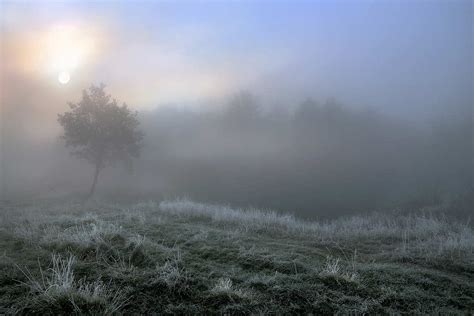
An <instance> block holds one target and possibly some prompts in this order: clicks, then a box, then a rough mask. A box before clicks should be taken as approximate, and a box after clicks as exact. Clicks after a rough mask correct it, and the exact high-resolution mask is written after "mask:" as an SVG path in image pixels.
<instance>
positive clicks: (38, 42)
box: [7, 23, 101, 84]
mask: <svg viewBox="0 0 474 316" xmlns="http://www.w3.org/2000/svg"><path fill="white" fill-rule="evenodd" d="M99 38H101V37H100V36H99V34H98V29H96V28H95V27H93V26H92V25H87V24H85V23H80V24H79V23H76V24H73V23H68V24H56V25H54V26H51V25H49V26H47V27H45V28H43V29H41V28H40V29H38V30H30V31H24V32H22V33H20V34H19V35H17V36H16V37H15V38H13V37H12V38H9V39H8V45H7V47H8V48H9V50H8V51H7V53H8V54H10V56H12V64H9V67H15V69H17V70H20V71H22V72H23V73H24V74H26V75H29V76H35V77H37V78H43V79H46V80H51V79H53V80H56V79H57V80H58V81H59V82H60V83H61V84H66V83H68V82H69V81H70V80H71V78H76V77H78V76H79V75H80V73H81V71H84V68H85V67H88V66H91V65H92V64H93V63H94V62H95V61H96V59H97V54H98V46H97V40H98V39H99Z"/></svg>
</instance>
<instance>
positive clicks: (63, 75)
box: [58, 71, 71, 84]
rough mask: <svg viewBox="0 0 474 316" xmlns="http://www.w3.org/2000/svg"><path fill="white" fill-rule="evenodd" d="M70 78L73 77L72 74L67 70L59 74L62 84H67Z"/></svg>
mask: <svg viewBox="0 0 474 316" xmlns="http://www.w3.org/2000/svg"><path fill="white" fill-rule="evenodd" d="M70 79H71V76H70V75H69V72H67V71H62V72H60V73H59V75H58V81H59V83H60V84H67V83H68V82H69V80H70Z"/></svg>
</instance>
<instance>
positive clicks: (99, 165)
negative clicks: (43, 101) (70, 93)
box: [58, 84, 143, 194]
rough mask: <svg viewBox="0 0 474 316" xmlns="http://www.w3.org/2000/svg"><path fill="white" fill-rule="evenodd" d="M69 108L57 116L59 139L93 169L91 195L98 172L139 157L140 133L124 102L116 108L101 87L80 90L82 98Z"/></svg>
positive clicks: (141, 134)
mask: <svg viewBox="0 0 474 316" xmlns="http://www.w3.org/2000/svg"><path fill="white" fill-rule="evenodd" d="M69 107H70V111H68V112H65V113H64V114H59V116H58V122H59V124H60V125H61V126H62V127H63V128H64V135H63V136H62V138H63V139H64V140H65V143H66V147H70V148H72V151H71V154H72V155H74V156H76V157H79V158H81V159H85V160H87V161H88V162H89V163H91V164H93V165H94V166H95V168H96V175H95V177H94V183H93V187H92V189H91V194H92V193H93V191H94V188H95V183H96V181H97V175H98V173H99V171H100V170H101V169H103V168H104V167H106V166H107V165H112V164H114V163H116V162H118V161H124V162H128V163H129V162H130V161H131V159H132V158H134V157H138V156H139V155H140V149H141V142H142V139H143V133H142V132H141V131H140V130H139V129H138V127H139V124H140V123H139V121H138V118H137V115H138V113H137V112H132V111H131V110H130V109H129V108H128V106H127V105H126V104H125V103H124V104H123V105H122V106H119V105H118V104H117V101H116V100H115V99H112V98H111V96H110V95H108V94H106V92H105V85H104V84H101V85H99V86H94V85H92V86H91V87H90V88H89V89H88V90H83V92H82V99H81V100H80V101H79V102H78V103H72V102H71V103H69Z"/></svg>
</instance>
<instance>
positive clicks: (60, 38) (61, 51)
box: [46, 25, 94, 84]
mask: <svg viewBox="0 0 474 316" xmlns="http://www.w3.org/2000/svg"><path fill="white" fill-rule="evenodd" d="M93 48H94V45H93V39H92V38H91V36H88V34H87V33H86V32H84V31H82V30H81V29H80V28H79V27H74V26H70V25H60V26H56V27H54V28H52V29H51V30H50V32H49V34H48V37H47V46H46V60H47V61H46V65H47V67H48V68H49V69H48V72H53V73H56V74H58V80H59V82H60V83H62V84H66V83H68V82H69V80H70V79H71V76H70V74H71V73H73V72H74V71H77V70H78V68H79V67H81V66H83V65H84V64H85V63H86V62H87V59H88V58H90V56H91V55H92V53H93Z"/></svg>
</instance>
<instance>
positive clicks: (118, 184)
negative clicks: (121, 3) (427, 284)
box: [2, 92, 473, 217]
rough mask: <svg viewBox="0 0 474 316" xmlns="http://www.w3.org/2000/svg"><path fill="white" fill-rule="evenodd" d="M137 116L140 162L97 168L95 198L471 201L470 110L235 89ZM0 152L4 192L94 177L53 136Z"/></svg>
mask: <svg viewBox="0 0 474 316" xmlns="http://www.w3.org/2000/svg"><path fill="white" fill-rule="evenodd" d="M52 119H53V120H54V119H55V118H52ZM425 119H426V118H425ZM140 121H141V128H142V130H143V132H144V134H145V137H144V147H143V152H142V155H141V157H140V159H138V160H136V161H134V163H133V166H132V165H127V166H126V168H122V167H121V166H120V165H117V167H115V168H109V169H106V170H104V174H103V177H102V178H101V179H100V180H99V183H98V187H97V192H98V193H99V195H100V194H107V195H108V196H111V197H121V198H123V197H132V198H135V199H136V198H140V199H144V198H154V199H159V198H162V197H165V198H173V197H177V196H187V197H189V198H192V199H195V200H200V201H205V202H219V203H229V204H232V205H235V206H255V207H259V208H272V209H277V210H279V209H280V210H285V211H287V212H295V213H297V214H298V215H300V216H305V217H319V216H334V215H340V214H349V213H354V212H361V211H371V210H379V209H390V208H395V207H403V208H405V209H414V208H419V207H422V206H427V205H433V204H440V203H444V202H446V201H451V204H452V205H456V208H457V210H461V211H463V210H464V212H465V210H467V209H469V208H470V207H472V204H473V202H472V196H473V194H472V192H473V189H472V188H473V186H472V179H473V159H472V157H473V156H472V147H473V144H472V116H471V114H469V115H464V116H458V117H457V118H454V116H451V117H449V118H448V117H446V118H442V119H438V120H433V121H432V122H431V123H430V124H426V122H424V123H423V124H422V123H415V122H417V121H418V122H421V119H418V120H417V119H413V120H402V119H395V118H392V117H389V116H387V115H384V114H381V113H378V112H376V111H372V110H368V109H360V108H354V107H348V106H344V105H341V104H338V103H337V102H336V101H333V100H329V101H326V102H321V103H319V102H316V101H314V100H311V99H308V100H306V101H304V102H302V103H301V104H298V105H296V106H295V105H288V107H287V108H286V109H282V108H281V107H279V108H277V107H271V106H264V105H262V104H260V103H259V101H258V99H257V98H255V97H254V96H253V95H252V94H250V93H248V92H242V93H239V94H237V95H235V96H234V97H233V98H231V99H230V100H229V101H228V102H226V103H225V104H222V105H220V106H218V105H213V106H210V105H208V106H203V107H202V108H199V109H196V108H194V109H183V108H178V107H172V106H169V107H158V108H156V109H155V110H153V111H148V112H142V113H141V114H140ZM11 135H13V134H11ZM43 142H44V143H43ZM46 142H50V143H48V144H46ZM3 159H4V161H3V165H2V166H3V179H2V182H3V183H2V184H3V193H4V198H10V197H16V196H23V197H25V196H26V197H36V196H48V195H56V196H58V195H59V196H61V195H65V194H66V195H67V194H70V193H71V192H73V193H80V192H83V193H86V192H87V189H88V187H89V185H90V182H91V179H92V172H91V170H90V166H88V165H87V164H84V163H83V162H80V161H78V160H76V159H74V158H72V157H70V156H69V154H68V152H67V150H66V149H65V148H64V144H63V142H62V141H61V140H60V139H59V136H58V137H57V138H54V139H49V138H48V140H46V139H43V140H34V141H30V142H26V141H24V140H22V139H20V138H14V137H13V136H6V137H4V144H3ZM453 201H454V202H455V203H454V202H453ZM459 201H461V202H459Z"/></svg>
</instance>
